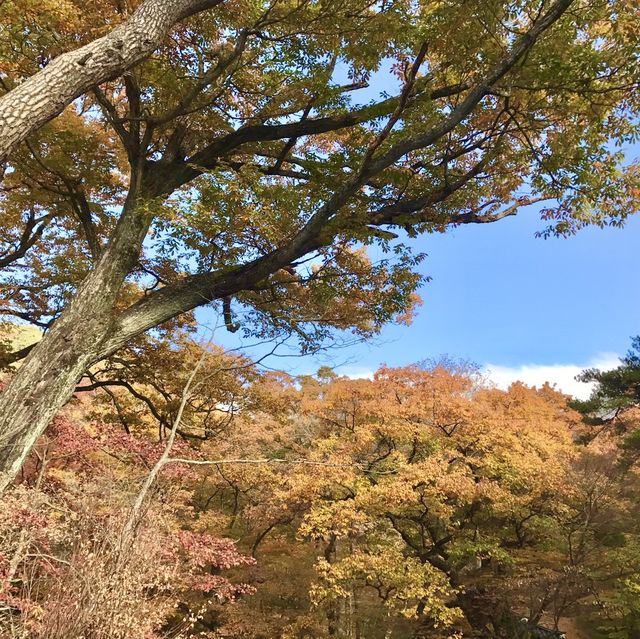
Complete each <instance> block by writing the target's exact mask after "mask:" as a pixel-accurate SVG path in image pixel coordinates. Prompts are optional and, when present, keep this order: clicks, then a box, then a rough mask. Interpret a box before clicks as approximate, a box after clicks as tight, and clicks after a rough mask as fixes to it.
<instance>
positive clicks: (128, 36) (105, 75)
mask: <svg viewBox="0 0 640 639" xmlns="http://www.w3.org/2000/svg"><path fill="white" fill-rule="evenodd" d="M220 2H222V0H145V1H144V2H143V3H142V4H141V5H140V6H139V7H138V8H137V9H136V11H135V12H134V13H133V14H132V15H131V17H130V18H129V19H128V20H126V21H125V22H123V23H122V24H120V25H118V26H117V27H116V28H115V29H113V31H111V32H110V33H108V34H107V35H106V36H104V37H102V38H98V39H97V40H94V41H93V42H90V43H89V44H86V45H85V46H83V47H80V48H79V49H76V50H75V51H69V52H68V53H64V54H62V55H61V56H59V57H57V58H56V59H55V60H53V61H52V62H50V63H49V64H48V65H47V66H46V67H45V68H44V69H42V71H39V72H38V73H36V74H35V75H33V76H32V77H30V78H29V79H28V80H25V81H24V82H22V83H21V84H19V85H18V86H17V87H15V88H14V89H13V90H11V91H9V93H7V94H6V95H4V96H3V97H2V98H0V162H3V161H4V160H5V159H6V157H7V156H8V155H9V153H11V151H12V150H13V149H14V148H15V147H16V146H17V145H18V144H20V142H22V141H23V140H24V139H25V138H26V137H27V136H28V135H29V134H30V133H31V132H33V131H35V130H36V129H38V128H39V127H40V126H42V125H43V124H44V123H45V122H47V121H49V120H51V119H52V118H54V117H55V116H56V115H58V113H60V112H61V111H62V110H63V109H64V107H65V106H67V105H68V104H70V103H71V102H72V101H73V100H75V99H76V98H77V97H78V96H80V95H82V94H83V93H85V92H86V91H88V90H89V89H90V88H91V87H94V86H96V85H98V84H100V83H102V82H105V81H107V80H110V79H111V78H115V77H117V76H119V75H121V74H122V73H123V72H124V71H126V70H127V69H129V68H131V67H132V66H134V65H135V64H137V63H138V62H140V61H141V60H142V59H144V58H145V57H147V56H148V55H149V54H150V53H151V52H152V51H153V50H154V49H156V48H157V47H158V45H159V44H160V43H161V42H162V40H163V39H164V38H165V36H166V35H167V33H168V32H169V30H170V29H171V27H172V26H173V25H174V24H175V23H176V22H178V21H180V20H182V19H184V18H186V17H188V16H190V15H193V14H195V13H198V12H200V11H203V10H205V9H208V8H210V7H214V6H215V5H217V4H220Z"/></svg>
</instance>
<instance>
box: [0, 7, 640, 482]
mask: <svg viewBox="0 0 640 639" xmlns="http://www.w3.org/2000/svg"><path fill="white" fill-rule="evenodd" d="M160 4H162V6H163V7H164V6H167V7H172V10H173V13H171V12H170V13H171V15H172V16H173V17H171V18H167V20H166V21H165V22H164V23H163V24H164V27H163V28H160V27H158V28H157V29H156V31H155V36H154V37H156V38H158V39H159V38H161V36H162V33H163V29H166V28H168V25H169V24H170V23H172V22H174V21H175V20H176V19H178V18H180V17H183V16H184V15H187V14H188V13H189V12H190V11H191V10H192V9H193V10H195V8H198V7H200V6H201V5H202V6H205V5H206V4H208V3H189V2H186V0H185V2H181V3H178V2H176V3H154V2H145V3H143V4H142V5H141V6H140V9H139V12H142V11H143V9H144V8H149V10H152V9H153V8H157V6H156V5H158V6H159V5H160ZM10 6H11V7H13V8H14V9H16V10H14V11H11V12H9V13H8V14H7V15H8V17H7V18H5V19H4V23H3V27H4V28H5V30H6V31H7V33H8V35H9V36H10V37H9V38H7V42H6V44H5V45H3V46H4V47H5V52H6V53H5V56H6V59H7V61H6V72H5V75H6V76H7V79H6V80H5V81H4V82H5V84H6V85H7V87H8V88H10V87H11V86H12V84H13V83H17V82H18V81H19V80H22V79H23V78H24V77H25V76H29V75H32V74H34V73H35V75H33V79H34V83H36V81H39V80H38V77H40V79H42V78H45V77H46V74H47V68H49V69H50V71H51V70H53V69H54V68H57V67H55V66H54V65H55V64H56V62H55V61H54V62H52V63H51V64H50V66H49V67H45V69H44V70H42V71H40V73H42V74H43V75H39V73H38V70H39V68H40V67H41V66H42V64H43V61H46V60H47V56H48V53H47V43H51V42H53V43H55V47H54V48H55V49H56V50H59V51H64V50H67V49H72V48H73V47H75V46H76V45H77V42H78V40H80V41H83V39H84V38H88V39H89V40H90V39H91V37H93V33H94V29H95V25H96V24H103V23H104V22H105V21H111V20H112V19H113V16H112V15H111V14H112V10H111V9H110V8H109V5H104V4H98V3H96V4H91V5H90V6H88V7H86V6H85V4H84V3H83V4H82V6H81V7H78V6H76V5H74V4H72V3H71V2H70V3H67V4H64V5H63V6H62V9H61V11H62V15H63V19H60V10H56V11H54V10H52V8H51V6H50V5H48V4H44V5H43V6H42V9H41V10H40V12H39V13H38V11H37V10H36V13H35V14H34V13H33V12H34V10H33V9H29V10H26V9H25V10H20V7H21V5H20V4H18V3H12V4H11V5H10ZM30 6H31V5H30ZM118 6H121V5H118ZM65 12H66V14H68V16H67V15H65ZM136 15H138V16H140V15H143V14H142V13H134V14H133V15H132V16H131V18H129V19H126V20H124V21H123V22H122V30H124V32H126V29H127V25H129V24H131V23H132V21H134V22H135V16H136ZM632 15H633V12H632V11H631V10H627V9H626V3H625V0H618V1H617V2H615V3H595V4H593V5H591V4H583V3H581V2H578V1H577V0H556V1H555V2H548V1H547V0H544V1H542V2H532V1H524V0H523V1H521V2H518V3H515V4H514V3H505V2H498V1H493V2H489V3H481V4H479V5H477V6H474V7H469V5H468V4H466V3H459V2H455V1H451V2H445V3H442V4H440V5H437V6H434V5H432V4H431V3H424V4H420V5H418V6H416V5H415V4H414V3H409V2H397V3H391V4H388V3H382V4H381V5H371V4H370V3H368V2H364V1H362V0H349V1H348V2H347V3H328V4H327V3H316V2H308V1H301V2H295V1H293V2H291V1H289V0H278V1H276V2H264V3H262V2H258V3H252V2H244V1H243V0H237V1H235V2H230V3H228V4H227V3H222V4H220V5H218V6H217V7H216V8H215V10H211V11H206V12H203V13H198V14H197V15H194V16H193V17H191V18H190V19H189V20H188V21H186V22H184V23H182V24H180V25H179V26H177V27H176V28H174V29H173V30H172V31H171V33H170V35H169V36H168V37H167V38H165V39H164V41H163V42H162V44H161V45H160V47H158V48H156V50H155V53H154V54H153V55H152V56H150V57H149V58H148V59H146V60H144V61H142V62H138V63H137V64H136V65H135V66H134V67H133V68H131V69H130V70H129V71H127V72H125V73H124V74H123V75H121V76H119V77H116V78H113V77H112V76H113V74H116V73H118V71H119V70H121V69H122V68H124V67H125V66H127V64H128V62H126V61H124V62H122V64H121V65H120V66H118V65H116V68H114V69H113V70H111V71H109V73H108V74H107V75H106V76H105V74H104V73H102V72H100V73H96V75H95V77H94V84H93V85H92V86H91V87H90V90H89V92H88V93H87V94H86V95H84V96H83V97H81V98H79V99H77V100H76V101H75V102H74V103H73V104H71V105H70V106H69V107H68V108H67V109H66V110H65V111H64V112H63V113H62V114H61V115H60V117H59V118H57V119H54V120H53V121H51V122H50V123H49V124H47V125H46V126H44V127H42V128H40V129H39V130H38V131H36V132H34V133H33V135H31V136H30V137H29V138H27V139H26V140H25V143H24V145H22V146H20V147H19V148H17V149H16V150H15V151H14V152H13V153H12V154H11V156H10V157H9V158H8V160H7V170H6V171H5V180H4V190H3V194H2V207H3V225H4V226H3V235H2V237H3V249H4V251H3V257H2V259H3V264H4V265H5V267H6V273H7V277H6V280H5V289H6V291H7V292H8V293H10V294H11V299H12V301H11V302H8V303H6V305H5V307H4V309H3V310H4V312H6V313H9V314H11V315H14V316H18V317H21V318H23V319H26V320H27V321H31V322H35V323H36V324H37V325H39V326H41V327H43V328H44V329H45V331H46V332H45V336H44V338H43V339H42V341H41V342H40V343H39V344H38V345H37V347H35V348H34V349H32V350H31V352H29V354H28V356H27V357H26V358H25V359H24V361H23V362H22V364H21V366H20V368H19V370H18V372H17V373H16V374H15V375H14V376H13V378H12V380H11V381H10V383H9V384H8V386H7V387H6V389H5V390H4V392H3V395H2V397H1V398H0V446H1V447H2V448H1V450H2V452H1V453H0V474H1V475H2V481H1V482H0V489H1V488H4V487H6V486H7V485H8V483H9V482H10V481H11V479H12V478H13V477H14V476H15V474H16V473H17V472H18V469H19V468H20V466H21V464H22V463H23V460H24V459H25V456H26V454H27V453H28V451H29V449H30V448H31V446H32V445H33V443H34V441H35V440H36V439H37V437H38V436H39V435H40V434H41V433H42V432H43V430H44V428H45V427H46V425H47V424H48V423H49V421H50V420H51V418H52V416H53V415H54V414H55V413H56V412H57V411H58V410H59V408H60V407H61V406H62V405H63V404H64V403H65V401H66V400H67V399H68V398H69V396H70V395H71V393H72V392H73V389H74V388H75V386H76V384H77V382H78V380H79V379H80V378H81V376H82V375H83V373H84V372H85V371H86V370H87V369H88V368H89V367H90V366H91V365H93V364H95V363H96V362H98V361H100V360H102V359H104V358H105V357H108V356H109V355H111V354H113V353H114V352H116V351H117V350H118V349H120V348H122V347H123V346H124V345H126V344H127V343H128V342H129V341H130V340H131V339H133V338H135V337H136V336H138V335H140V334H142V333H144V332H145V331H148V330H150V329H153V328H154V327H156V326H158V325H161V324H162V323H163V322H166V321H168V320H170V319H172V318H174V317H177V316H179V315H181V314H184V313H190V312H191V311H192V310H193V309H195V308H198V307H200V306H204V305H207V304H211V303H214V304H217V305H218V307H219V309H220V311H221V313H222V315H223V317H224V319H225V322H226V324H227V326H228V327H229V328H230V329H232V330H236V329H237V328H238V324H237V322H236V321H235V320H234V313H237V312H238V310H239V309H240V310H242V311H243V313H244V316H245V317H244V320H243V322H242V329H243V330H244V331H246V332H247V333H250V334H254V335H258V336H261V337H265V338H269V337H273V336H274V335H278V334H283V333H285V334H292V335H295V336H296V337H297V338H299V339H300V340H301V341H302V343H303V344H305V345H307V346H309V345H310V344H313V343H317V340H318V339H321V338H322V337H324V336H326V334H327V332H328V331H330V330H331V329H332V328H340V329H348V328H352V329H354V330H355V331H356V332H357V333H358V334H359V335H362V336H366V335H370V334H372V333H375V332H376V331H377V330H379V328H380V326H381V325H382V324H383V323H384V322H387V321H390V320H392V319H393V318H406V317H407V314H410V312H411V308H412V306H413V304H414V303H415V293H414V291H415V289H416V288H417V286H418V285H419V283H420V281H421V278H420V277H419V276H418V275H416V273H415V272H414V267H415V265H416V262H417V261H418V260H419V259H420V257H419V256H414V255H412V254H411V252H410V251H409V249H408V248H407V246H406V245H405V244H403V242H402V237H400V236H399V235H398V234H400V235H402V234H403V233H407V234H409V235H414V234H416V233H420V232H433V231H443V230H446V229H447V228H449V227H451V226H456V225H459V224H475V223H487V222H493V221H496V220H499V219H502V218H504V217H506V216H509V215H513V214H515V213H516V212H517V211H518V210H519V209H520V208H522V207H524V206H527V205H530V204H532V203H535V202H546V205H545V208H544V209H543V217H545V218H546V219H549V220H551V221H552V225H551V230H550V231H549V232H558V233H570V232H573V231H574V230H576V229H577V228H579V227H580V226H581V225H583V224H586V223H598V224H605V223H612V224H622V223H623V221H624V219H625V217H626V216H627V215H628V214H629V213H631V212H633V211H634V210H635V208H636V203H635V197H636V194H637V189H636V187H635V184H636V183H637V170H636V167H635V166H634V165H631V166H624V165H623V164H621V161H622V158H621V157H620V155H619V154H616V153H612V152H611V142H612V141H617V142H619V141H624V140H626V139H629V138H630V137H632V136H633V135H634V132H635V122H634V116H633V113H634V108H635V107H636V106H637V92H636V89H637V75H636V73H635V66H634V64H633V53H632V49H633V47H635V46H636V43H637V39H636V38H635V37H634V34H635V31H634V29H635V25H634V22H633V19H632V17H631V16H632ZM65 17H73V18H74V20H73V21H71V22H70V23H71V24H72V25H74V24H75V26H73V27H72V28H70V29H69V28H62V27H61V30H60V31H58V30H56V28H55V27H56V26H59V25H61V24H62V25H63V24H65V23H66V22H65V20H64V18H65ZM143 22H144V27H145V28H146V27H149V26H150V25H148V24H147V21H146V20H143ZM122 30H121V31H119V32H118V33H122ZM143 30H144V29H143ZM109 37H113V34H111V36H106V38H107V40H108V38H109ZM154 37H151V38H149V42H148V43H147V44H146V45H145V46H143V47H141V48H138V49H136V50H137V51H138V53H136V54H135V55H132V57H131V58H130V60H129V62H132V63H133V62H135V61H137V60H139V58H140V57H142V56H144V55H145V53H146V52H148V51H149V50H150V49H152V48H153V47H154ZM137 38H138V36H137V35H132V36H130V38H129V36H127V37H126V38H124V37H123V46H125V45H124V43H125V42H126V46H129V44H132V45H135V43H136V42H137ZM130 40H131V41H130ZM98 42H100V41H96V42H93V43H89V44H88V45H87V46H89V47H92V46H96V47H98V50H100V47H104V46H106V45H104V41H103V44H101V45H98V44H97V43H98ZM134 49H135V46H134ZM80 50H82V49H80ZM96 55H98V54H97V53H96ZM66 59H68V60H71V61H73V60H75V58H74V54H70V57H69V58H66ZM100 59H102V58H100ZM80 61H82V60H80ZM389 61H391V70H390V73H389V77H390V78H395V80H394V82H395V84H396V85H397V86H398V89H397V94H396V95H395V96H392V97H387V96H386V95H385V96H383V98H382V99H380V100H378V101H376V102H373V103H371V104H366V105H362V104H358V102H357V99H356V98H354V97H352V94H353V92H354V91H355V90H357V89H358V88H359V87H362V86H364V85H365V84H366V83H367V82H368V81H369V79H371V78H372V73H373V72H374V71H376V70H378V69H381V68H386V67H387V66H388V63H389ZM80 66H82V65H80ZM106 66H108V65H106ZM106 66H105V67H104V68H106ZM60 68H64V65H60ZM74 69H75V67H74ZM75 71H76V72H77V69H76V70H75ZM76 72H74V73H72V74H71V76H70V78H69V82H65V83H63V84H64V87H65V91H66V93H65V96H66V97H65V100H64V101H68V100H70V99H72V98H73V96H75V95H76V94H78V93H79V92H81V91H84V90H87V89H88V88H89V87H87V81H86V78H85V76H83V79H82V80H80V79H79V75H83V74H81V73H80V74H79V75H78V73H76ZM345 72H346V76H347V80H346V81H341V80H340V78H341V77H342V76H344V75H345ZM107 77H109V78H112V79H110V80H109V81H108V82H104V80H105V79H106V78H107ZM28 82H29V80H26V81H25V82H23V84H24V85H25V87H27V84H28ZM101 82H102V84H100V83H101ZM25 90H26V89H25ZM48 95H49V94H47V96H48ZM10 96H11V92H10V93H8V94H7V95H6V96H5V98H6V99H9V100H10V103H11V98H10ZM14 96H15V94H14ZM53 103H55V104H56V109H58V108H59V107H60V106H61V105H62V102H60V101H57V98H56V99H54V100H53V101H49V107H50V105H51V104H53ZM13 104H14V105H15V104H16V103H15V102H13ZM49 107H47V108H45V109H44V110H43V113H44V114H45V115H42V118H43V119H44V118H46V117H50V116H51V115H53V113H54V112H55V110H54V111H52V110H51V108H49ZM17 110H18V114H17V117H18V119H23V118H21V117H20V109H19V108H18V109H17ZM34 124H35V122H34ZM30 129H31V127H29V130H30ZM21 131H22V133H20V136H22V135H23V134H24V133H25V132H26V129H21ZM20 136H19V137H20ZM12 144H13V138H11V139H10V140H9V147H10V146H11V145H12ZM389 229H394V230H395V229H399V231H396V232H395V233H394V232H392V231H390V230H389ZM374 244H377V245H379V246H380V247H381V248H382V249H383V251H385V252H386V256H385V257H384V259H383V260H382V261H381V262H372V261H371V260H370V259H369V258H368V257H367V255H366V254H365V253H364V250H365V248H366V247H368V246H371V245H374ZM363 247H364V248H363ZM27 350H28V349H23V350H22V351H20V352H18V353H15V354H14V355H13V356H10V357H9V359H10V360H11V359H13V360H18V359H20V358H22V357H23V356H24V355H25V354H26V351H27Z"/></svg>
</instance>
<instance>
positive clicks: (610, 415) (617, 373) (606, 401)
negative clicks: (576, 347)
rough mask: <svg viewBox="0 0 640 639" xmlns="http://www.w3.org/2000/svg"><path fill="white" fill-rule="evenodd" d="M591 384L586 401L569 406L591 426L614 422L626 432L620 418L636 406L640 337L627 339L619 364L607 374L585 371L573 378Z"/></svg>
mask: <svg viewBox="0 0 640 639" xmlns="http://www.w3.org/2000/svg"><path fill="white" fill-rule="evenodd" d="M577 379H578V380H579V381H581V382H585V383H594V388H593V391H592V392H591V396H590V397H589V399H587V400H574V401H573V402H572V405H573V407H574V408H575V409H576V410H578V411H580V412H581V413H582V414H583V415H584V416H585V418H586V419H587V420H588V422H589V423H590V424H591V425H598V426H605V427H606V426H607V425H609V424H612V423H615V424H618V425H619V426H621V427H622V430H623V431H624V430H626V428H625V424H624V421H625V420H624V417H625V415H626V416H629V414H630V413H632V412H633V409H637V408H639V407H640V336H636V337H634V338H633V339H632V340H631V349H630V350H629V352H628V353H627V354H626V355H625V357H622V358H620V365H619V366H617V367H616V368H614V369H612V370H608V371H601V370H598V369H597V368H589V369H587V370H584V371H582V373H580V375H578V378H577Z"/></svg>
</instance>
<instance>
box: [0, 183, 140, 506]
mask: <svg viewBox="0 0 640 639" xmlns="http://www.w3.org/2000/svg"><path fill="white" fill-rule="evenodd" d="M141 209H142V207H141ZM148 225H149V220H148V218H147V217H146V216H144V215H142V214H137V213H136V199H135V197H134V196H130V198H129V200H128V201H127V203H126V204H125V207H124V212H123V214H122V217H121V219H120V222H119V223H118V226H117V228H116V230H115V232H114V235H113V239H112V241H111V243H110V244H109V246H108V248H107V250H106V251H105V252H104V254H103V255H102V258H101V259H100V261H99V262H98V265H97V266H96V268H95V270H93V271H92V272H91V273H90V274H89V275H88V276H87V278H86V279H85V280H84V282H83V283H82V284H81V286H80V288H79V289H78V292H77V293H76V295H75V296H74V298H73V301H72V302H71V303H70V304H69V306H68V307H67V308H66V309H65V310H64V311H63V312H62V314H61V315H60V317H59V318H58V319H57V320H56V322H55V323H54V324H53V326H52V327H51V329H50V330H49V331H48V332H47V334H46V335H45V336H44V338H43V339H42V341H40V342H39V343H38V345H37V346H36V347H35V348H34V349H33V350H32V351H31V352H30V353H29V355H28V356H27V358H26V359H25V360H24V362H23V363H22V365H21V366H20V368H19V369H18V371H17V373H16V374H15V376H14V377H13V378H12V379H11V380H10V382H9V383H8V384H7V387H6V388H5V390H4V392H3V393H2V395H1V396H0V494H1V493H2V492H3V491H4V490H5V489H6V488H7V487H8V486H9V485H10V484H11V482H12V481H13V479H14V478H15V477H16V475H17V474H18V472H19V471H20V468H21V467H22V464H23V463H24V460H25V459H26V457H27V455H28V454H29V451H30V450H31V448H32V447H33V445H34V444H35V442H36V440H37V439H38V438H39V437H40V435H42V433H43V432H44V430H45V429H46V427H47V425H48V424H49V422H50V421H51V419H52V418H53V417H54V415H55V414H56V413H57V412H58V411H59V410H60V409H61V408H62V406H64V404H65V403H66V402H67V401H68V400H69V398H70V397H71V395H72V394H73V391H74V389H75V387H76V384H77V383H78V381H79V380H80V378H81V377H82V375H83V374H84V372H85V371H86V370H87V368H88V367H89V366H90V365H91V364H92V363H93V362H94V361H96V360H97V359H99V358H100V353H101V352H102V348H103V346H102V345H103V343H104V341H105V340H106V339H107V338H108V337H109V335H110V333H111V331H112V329H113V326H114V324H115V314H114V312H113V304H114V301H115V299H116V297H117V295H118V291H119V290H120V287H121V286H122V283H123V281H124V279H125V277H126V276H127V274H128V273H129V271H130V270H131V268H132V267H133V265H134V264H135V263H136V261H137V259H138V256H139V253H140V248H141V246H142V242H143V240H144V237H145V235H146V233H147V229H148Z"/></svg>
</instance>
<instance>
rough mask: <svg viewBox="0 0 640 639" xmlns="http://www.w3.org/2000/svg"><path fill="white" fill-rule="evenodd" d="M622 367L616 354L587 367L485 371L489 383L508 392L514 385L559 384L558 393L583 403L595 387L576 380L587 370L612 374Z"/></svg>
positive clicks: (488, 368)
mask: <svg viewBox="0 0 640 639" xmlns="http://www.w3.org/2000/svg"><path fill="white" fill-rule="evenodd" d="M619 364H620V360H619V359H618V355H616V354H615V353H601V354H600V355H598V356H596V357H594V358H592V359H591V361H589V362H587V363H586V364H583V365H578V364H523V365H522V366H516V367H509V366H500V365H498V364H486V365H485V367H484V369H485V371H486V372H487V374H488V376H489V379H490V380H491V381H492V382H493V383H494V384H495V385H496V386H497V387H498V388H504V389H506V388H508V387H509V385H510V384H512V383H513V382H516V381H521V382H524V383H525V384H527V385H528V386H536V387H540V386H542V385H543V384H544V383H545V382H549V383H550V384H555V385H556V388H558V390H560V391H562V392H563V393H567V394H568V395H573V396H574V397H577V398H579V399H586V398H587V397H589V394H590V393H591V388H592V386H593V384H585V383H583V382H578V381H576V379H575V377H576V375H578V374H579V373H580V372H581V371H583V370H584V369H585V368H600V369H603V370H609V369H612V368H615V367H616V366H618V365H619Z"/></svg>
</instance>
